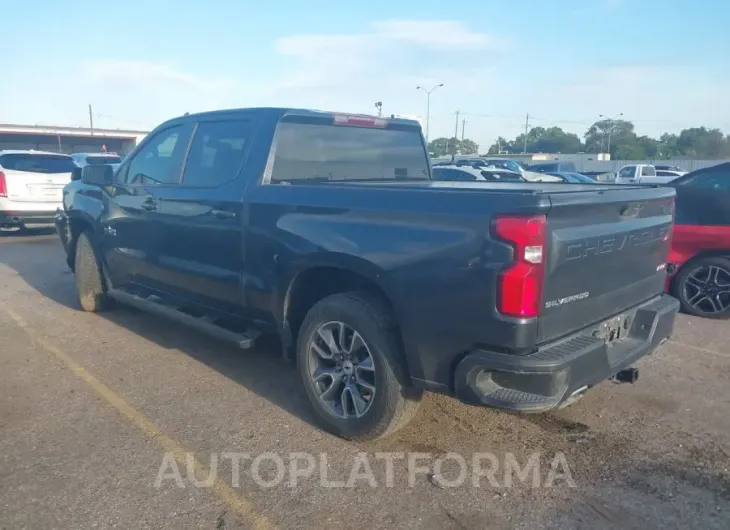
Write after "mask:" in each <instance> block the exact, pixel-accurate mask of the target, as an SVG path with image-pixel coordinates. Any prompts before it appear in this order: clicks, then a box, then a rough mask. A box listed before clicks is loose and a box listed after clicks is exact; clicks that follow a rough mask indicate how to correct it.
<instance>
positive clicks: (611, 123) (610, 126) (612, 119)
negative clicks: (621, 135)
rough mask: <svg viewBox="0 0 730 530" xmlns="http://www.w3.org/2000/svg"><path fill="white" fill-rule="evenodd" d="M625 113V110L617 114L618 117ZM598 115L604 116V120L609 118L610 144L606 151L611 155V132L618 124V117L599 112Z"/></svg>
mask: <svg viewBox="0 0 730 530" xmlns="http://www.w3.org/2000/svg"><path fill="white" fill-rule="evenodd" d="M623 115H624V113H623V112H619V113H618V114H617V115H616V118H620V117H621V116H623ZM598 117H599V118H603V119H604V120H608V145H607V146H606V152H607V153H608V156H611V133H612V132H613V128H614V126H615V125H616V118H609V117H608V116H606V115H605V114H599V115H598Z"/></svg>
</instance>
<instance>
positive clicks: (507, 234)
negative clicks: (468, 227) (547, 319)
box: [492, 215, 547, 318]
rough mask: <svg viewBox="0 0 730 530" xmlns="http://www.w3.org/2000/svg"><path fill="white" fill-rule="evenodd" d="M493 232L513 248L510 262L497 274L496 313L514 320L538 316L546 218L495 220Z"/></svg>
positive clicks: (512, 217)
mask: <svg viewBox="0 0 730 530" xmlns="http://www.w3.org/2000/svg"><path fill="white" fill-rule="evenodd" d="M492 231H493V234H494V236H495V237H497V238H499V239H501V240H503V241H506V242H507V243H509V244H510V245H512V248H513V249H514V261H513V263H512V264H511V265H510V266H509V267H508V268H506V269H503V270H502V271H501V272H500V273H499V277H498V280H497V281H498V284H497V310H498V311H499V312H500V313H502V314H503V315H507V316H511V317H517V318H533V317H536V316H538V315H539V314H540V307H541V305H542V283H543V277H544V275H545V257H546V255H545V253H546V249H545V244H546V239H547V219H546V218H545V216H544V215H534V216H529V217H526V216H508V217H498V218H497V219H496V220H495V222H494V226H493V229H492Z"/></svg>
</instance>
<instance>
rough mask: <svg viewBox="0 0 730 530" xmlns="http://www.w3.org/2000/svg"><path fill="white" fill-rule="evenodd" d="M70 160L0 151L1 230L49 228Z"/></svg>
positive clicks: (38, 153)
mask: <svg viewBox="0 0 730 530" xmlns="http://www.w3.org/2000/svg"><path fill="white" fill-rule="evenodd" d="M75 167H76V164H74V161H73V159H72V158H71V157H70V156H68V155H63V154H59V153H46V152H43V151H0V228H11V227H19V228H21V229H22V228H25V227H26V226H27V225H52V224H53V217H54V215H55V213H56V210H57V209H58V208H60V207H61V203H62V199H63V187H64V186H65V185H66V184H68V183H69V182H70V181H71V173H72V172H73V169H74V168H75Z"/></svg>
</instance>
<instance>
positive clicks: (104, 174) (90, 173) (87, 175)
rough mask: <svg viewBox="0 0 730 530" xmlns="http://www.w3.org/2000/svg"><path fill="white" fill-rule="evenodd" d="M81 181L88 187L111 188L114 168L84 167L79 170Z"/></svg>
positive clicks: (103, 166)
mask: <svg viewBox="0 0 730 530" xmlns="http://www.w3.org/2000/svg"><path fill="white" fill-rule="evenodd" d="M81 181H82V182H83V183H84V184H89V185H90V186H99V187H102V188H103V187H105V186H111V185H112V184H113V183H114V168H113V167H112V166H109V165H101V166H84V167H83V168H81Z"/></svg>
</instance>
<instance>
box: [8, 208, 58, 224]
mask: <svg viewBox="0 0 730 530" xmlns="http://www.w3.org/2000/svg"><path fill="white" fill-rule="evenodd" d="M55 213H56V212H55V209H54V210H48V211H43V210H5V211H2V210H0V226H22V225H26V224H44V225H45V224H47V225H51V224H53V223H54V215H55Z"/></svg>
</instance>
